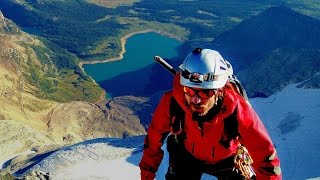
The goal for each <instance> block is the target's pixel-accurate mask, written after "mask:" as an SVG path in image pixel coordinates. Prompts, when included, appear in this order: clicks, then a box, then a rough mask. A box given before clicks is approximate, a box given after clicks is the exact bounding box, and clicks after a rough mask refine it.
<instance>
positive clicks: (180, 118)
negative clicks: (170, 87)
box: [169, 97, 185, 135]
mask: <svg viewBox="0 0 320 180" xmlns="http://www.w3.org/2000/svg"><path fill="white" fill-rule="evenodd" d="M169 111H170V124H171V133H172V134H175V135H177V134H180V133H181V132H182V130H183V128H184V118H185V112H184V111H183V109H182V108H181V107H180V105H179V104H178V102H177V100H176V99H175V98H174V97H171V99H170V107H169Z"/></svg>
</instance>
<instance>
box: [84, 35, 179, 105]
mask: <svg viewBox="0 0 320 180" xmlns="http://www.w3.org/2000/svg"><path fill="white" fill-rule="evenodd" d="M148 32H155V33H159V34H161V35H164V36H167V37H170V38H174V39H176V40H178V41H182V39H181V38H180V37H179V36H177V35H174V34H171V33H168V32H165V31H160V30H155V29H146V30H142V31H136V32H132V33H129V34H126V35H125V36H123V37H121V38H120V43H121V52H120V53H119V54H118V56H116V57H113V58H109V59H105V60H94V61H81V62H80V63H79V67H80V68H81V69H82V71H83V72H84V73H85V74H87V73H86V72H85V70H84V68H83V65H85V64H98V63H107V62H113V61H120V60H122V59H123V55H124V53H125V52H126V48H125V45H126V42H127V40H128V39H129V38H130V37H132V36H134V35H136V34H143V33H148ZM87 75H88V74H87ZM89 77H90V78H91V80H92V82H93V83H95V84H96V85H98V83H97V82H96V81H95V80H94V79H93V78H92V77H91V76H89ZM106 93H107V92H106V91H103V94H102V95H101V96H100V98H99V100H98V101H97V102H102V101H103V100H104V99H105V98H103V97H105V95H106Z"/></svg>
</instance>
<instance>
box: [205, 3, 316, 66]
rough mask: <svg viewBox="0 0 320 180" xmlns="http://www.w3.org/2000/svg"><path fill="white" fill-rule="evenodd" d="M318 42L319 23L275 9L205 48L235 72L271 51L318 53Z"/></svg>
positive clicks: (294, 13)
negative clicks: (313, 50) (208, 48)
mask: <svg viewBox="0 0 320 180" xmlns="http://www.w3.org/2000/svg"><path fill="white" fill-rule="evenodd" d="M319 42H320V21H319V20H317V19H315V18H312V17H309V16H306V15H303V14H300V13H298V12H295V11H293V10H291V9H290V8H287V7H285V6H276V7H271V8H268V9H266V10H265V11H263V12H261V13H260V14H258V15H256V16H253V17H251V18H250V19H248V20H245V21H243V22H241V23H240V24H239V25H237V26H236V27H234V28H233V29H231V30H229V31H226V32H224V33H222V34H221V35H219V36H218V37H216V38H215V39H214V40H213V42H212V44H210V45H209V47H210V48H213V49H217V50H219V51H220V52H221V54H222V55H223V57H225V58H226V59H228V60H229V61H230V62H231V63H232V64H233V66H234V70H235V71H236V72H238V71H240V70H242V69H245V68H246V67H248V66H249V65H251V64H252V63H253V62H255V61H257V60H259V59H260V58H262V57H264V56H266V55H267V54H269V53H271V52H272V51H273V50H275V49H278V48H303V49H320V43H319Z"/></svg>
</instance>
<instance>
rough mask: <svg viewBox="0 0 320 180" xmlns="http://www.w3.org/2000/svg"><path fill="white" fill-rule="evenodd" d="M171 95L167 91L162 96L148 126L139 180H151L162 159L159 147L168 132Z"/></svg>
mask: <svg viewBox="0 0 320 180" xmlns="http://www.w3.org/2000/svg"><path fill="white" fill-rule="evenodd" d="M171 96H172V95H171V93H169V92H168V93H166V94H165V95H164V96H163V97H162V99H161V100H160V103H159V104H158V106H157V108H156V110H155V112H154V114H153V117H152V120H151V123H150V126H149V127H148V131H147V136H146V138H145V140H144V149H143V154H142V158H141V161H140V163H139V167H140V174H141V180H153V179H154V178H155V173H156V172H157V171H158V167H159V165H160V163H161V161H162V158H163V150H162V149H161V147H162V145H163V142H164V140H165V138H166V137H167V135H168V134H169V132H170V118H169V117H170V114H169V106H170V98H171Z"/></svg>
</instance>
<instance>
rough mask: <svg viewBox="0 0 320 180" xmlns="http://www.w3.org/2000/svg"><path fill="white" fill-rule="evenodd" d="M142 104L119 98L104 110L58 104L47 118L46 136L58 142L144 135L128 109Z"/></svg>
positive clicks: (85, 104)
mask: <svg viewBox="0 0 320 180" xmlns="http://www.w3.org/2000/svg"><path fill="white" fill-rule="evenodd" d="M142 102H144V101H143V100H141V98H134V97H131V98H130V97H118V98H117V99H116V100H111V101H109V102H108V104H107V107H106V108H101V107H98V106H97V105H95V104H93V103H89V102H81V101H74V102H70V103H64V104H59V105H58V106H56V107H55V108H53V109H52V110H51V112H50V113H49V114H48V116H47V120H48V123H47V124H48V128H49V129H48V134H49V135H50V137H52V138H53V139H54V140H55V141H56V142H59V143H71V142H72V143H74V142H79V141H83V140H86V139H92V138H98V137H126V136H132V135H141V134H145V129H144V127H143V126H142V125H141V124H140V119H139V117H138V115H137V114H135V113H134V112H135V111H134V109H131V108H130V106H129V107H128V106H127V105H128V104H131V107H139V106H137V104H139V103H142Z"/></svg>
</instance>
